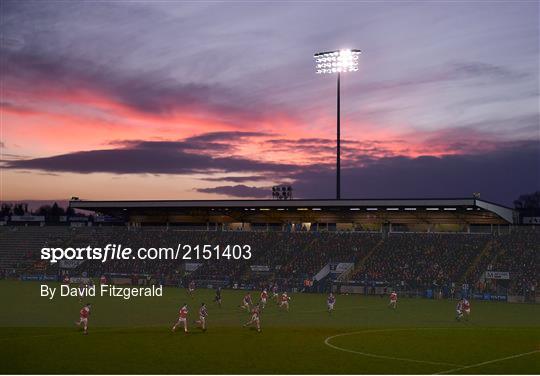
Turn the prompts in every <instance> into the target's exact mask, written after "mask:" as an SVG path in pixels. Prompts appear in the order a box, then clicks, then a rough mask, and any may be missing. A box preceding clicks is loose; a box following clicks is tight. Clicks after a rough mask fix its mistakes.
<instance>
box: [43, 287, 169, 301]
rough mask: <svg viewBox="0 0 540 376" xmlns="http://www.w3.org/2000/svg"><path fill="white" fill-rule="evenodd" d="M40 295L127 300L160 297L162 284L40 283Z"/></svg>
mask: <svg viewBox="0 0 540 376" xmlns="http://www.w3.org/2000/svg"><path fill="white" fill-rule="evenodd" d="M40 296H41V297H43V298H48V299H51V300H52V299H54V298H56V297H79V298H85V297H95V296H105V297H113V298H122V299H126V300H128V299H131V298H139V297H161V296H163V286H162V285H154V286H149V287H117V286H114V285H100V286H95V285H94V286H84V287H70V286H68V285H61V286H60V287H51V286H48V285H41V286H40Z"/></svg>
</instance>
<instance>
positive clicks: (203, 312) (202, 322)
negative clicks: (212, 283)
mask: <svg viewBox="0 0 540 376" xmlns="http://www.w3.org/2000/svg"><path fill="white" fill-rule="evenodd" d="M207 317H208V310H207V309H206V304H204V303H202V304H201V308H199V319H198V320H197V321H195V324H197V325H199V326H200V327H201V329H202V330H203V332H206V318H207Z"/></svg>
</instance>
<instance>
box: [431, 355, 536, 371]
mask: <svg viewBox="0 0 540 376" xmlns="http://www.w3.org/2000/svg"><path fill="white" fill-rule="evenodd" d="M539 352H540V350H534V351H529V352H526V353H521V354H515V355H510V356H507V357H504V358H499V359H493V360H488V361H486V362H482V363H476V364H471V365H469V366H462V367H459V368H453V369H449V370H447V371H442V372H437V373H434V375H444V374H447V373H452V372H457V371H461V370H464V369H469V368H475V367H481V366H485V365H486V364H491V363H497V362H502V361H504V360H510V359H515V358H521V357H522V356H527V355H531V354H536V353H539Z"/></svg>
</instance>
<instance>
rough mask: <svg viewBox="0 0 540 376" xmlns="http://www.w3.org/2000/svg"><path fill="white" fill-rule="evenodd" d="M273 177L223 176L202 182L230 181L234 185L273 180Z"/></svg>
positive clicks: (205, 179)
mask: <svg viewBox="0 0 540 376" xmlns="http://www.w3.org/2000/svg"><path fill="white" fill-rule="evenodd" d="M272 179H273V178H272V176H271V175H268V176H266V175H251V176H222V177H218V178H204V179H201V180H204V181H219V182H223V181H230V182H233V183H245V182H248V181H264V180H272Z"/></svg>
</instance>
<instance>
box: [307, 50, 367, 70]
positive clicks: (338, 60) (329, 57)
mask: <svg viewBox="0 0 540 376" xmlns="http://www.w3.org/2000/svg"><path fill="white" fill-rule="evenodd" d="M360 53H361V51H360V50H350V49H345V50H339V51H330V52H319V53H316V54H315V55H313V57H314V59H315V72H316V73H317V74H327V73H341V72H356V71H358V60H359V57H358V55H360Z"/></svg>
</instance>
